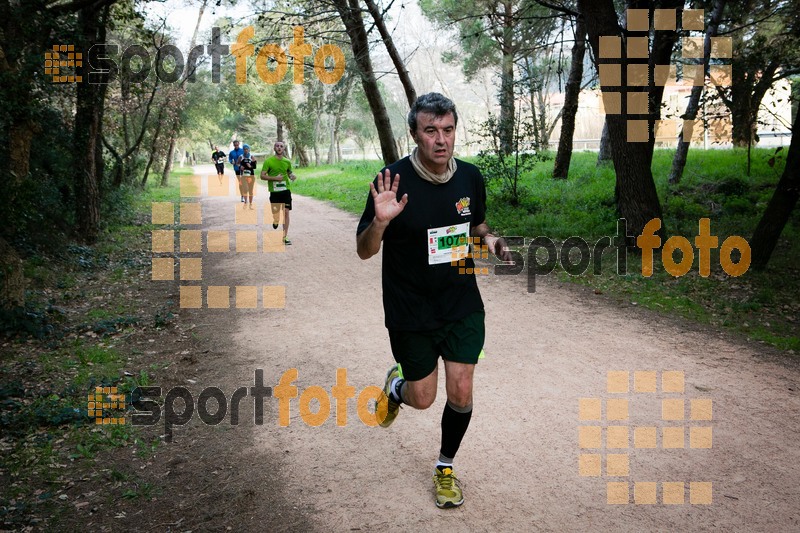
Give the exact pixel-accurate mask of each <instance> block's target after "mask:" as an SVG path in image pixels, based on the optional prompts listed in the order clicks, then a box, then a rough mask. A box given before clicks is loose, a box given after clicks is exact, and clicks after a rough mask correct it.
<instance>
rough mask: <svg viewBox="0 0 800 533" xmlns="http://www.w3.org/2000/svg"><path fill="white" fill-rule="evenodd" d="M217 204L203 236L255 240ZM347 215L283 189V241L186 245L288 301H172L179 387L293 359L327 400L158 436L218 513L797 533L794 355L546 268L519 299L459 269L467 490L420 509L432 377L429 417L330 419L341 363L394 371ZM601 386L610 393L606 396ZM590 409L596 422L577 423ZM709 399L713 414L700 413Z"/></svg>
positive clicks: (230, 277)
mask: <svg viewBox="0 0 800 533" xmlns="http://www.w3.org/2000/svg"><path fill="white" fill-rule="evenodd" d="M197 170H198V173H199V174H201V175H203V174H204V173H210V172H212V171H211V167H199V168H198V169H197ZM210 179H213V180H215V179H216V178H215V177H213V176H212V177H211V178H210ZM231 190H232V189H231ZM365 194H366V191H365ZM236 198H237V197H233V196H230V197H227V198H220V197H216V198H212V197H203V198H202V199H201V203H202V215H203V225H202V229H203V230H204V231H207V230H228V231H231V232H233V231H236V230H250V231H252V230H256V231H257V232H258V233H259V238H260V240H259V242H260V243H261V241H262V240H263V239H265V237H264V234H266V233H270V232H273V231H274V230H273V229H272V228H271V225H270V224H269V222H270V220H269V218H267V219H266V220H265V219H264V215H265V213H264V210H263V207H264V202H265V200H266V194H265V189H264V188H259V190H258V193H257V197H256V204H257V206H259V208H260V211H259V213H260V214H259V218H258V222H259V225H258V226H247V225H237V224H235V223H234V211H235V210H237V209H239V210H241V209H242V208H241V204H240V203H237V201H236ZM410 201H413V198H412V199H410ZM264 222H266V224H265V223H264ZM355 226H356V218H355V217H353V216H351V215H349V214H346V213H344V212H342V211H339V210H337V209H334V208H332V207H330V206H329V205H326V204H323V203H321V202H318V201H314V200H311V199H308V198H303V197H299V196H296V195H295V206H294V210H293V212H292V222H291V228H290V235H289V236H290V237H291V239H292V240H293V242H294V244H293V245H292V246H288V247H286V249H285V251H284V252H282V253H262V252H261V248H260V247H259V252H257V253H246V252H235V251H233V250H234V246H235V242H236V241H235V239H234V238H231V248H232V251H231V252H230V253H217V254H214V253H204V254H203V281H202V285H203V286H204V287H205V286H213V285H220V286H231V287H233V286H236V285H243V286H257V287H263V286H283V287H285V295H286V299H285V308H283V309H265V308H263V304H262V301H261V298H260V296H259V302H258V308H257V309H236V308H234V307H235V301H236V300H235V297H234V290H233V289H232V290H231V308H230V309H208V308H203V309H182V310H181V318H180V320H181V321H182V322H184V323H185V324H195V325H196V328H195V329H194V331H195V332H197V336H198V337H199V338H200V341H201V342H202V343H203V344H204V346H205V349H206V350H208V352H206V353H200V354H198V355H197V356H196V362H197V364H196V365H194V368H192V373H191V375H186V376H183V377H184V378H186V379H192V380H193V381H195V382H196V384H193V385H191V387H192V388H193V390H195V391H197V392H199V390H201V389H202V388H204V387H208V386H217V387H219V388H220V389H222V390H223V391H224V392H225V393H226V394H227V395H228V397H230V395H231V393H232V392H233V390H235V389H236V388H238V387H251V386H253V379H254V377H253V376H254V371H255V370H256V369H263V372H264V383H265V385H266V386H270V387H275V386H276V385H277V383H278V380H279V379H280V377H281V376H282V375H283V373H284V372H285V371H287V370H288V369H291V368H295V369H297V371H298V377H297V380H296V381H295V382H294V383H293V385H295V386H297V387H298V389H299V393H300V394H302V393H303V391H304V390H306V389H307V388H308V387H310V386H314V385H316V386H320V387H322V388H323V389H325V390H326V391H327V392H328V397H329V398H330V400H331V415H330V417H329V418H328V419H327V420H326V421H325V422H324V423H323V424H322V425H321V426H319V427H311V426H309V425H308V424H306V423H304V421H303V418H302V417H301V416H300V414H299V407H298V405H299V402H298V400H299V398H294V399H292V400H291V402H290V403H289V405H290V416H291V418H290V423H289V425H288V427H280V426H279V424H278V415H279V413H278V404H279V402H278V399H277V398H274V397H272V398H266V399H265V402H264V423H263V425H260V426H257V425H255V424H254V423H253V417H252V405H253V400H252V398H250V397H249V396H248V397H247V398H245V399H243V400H242V404H241V410H240V425H239V426H238V427H236V428H231V427H230V425H229V420H230V417H229V416H228V417H227V418H226V419H225V420H224V421H223V422H222V423H221V424H219V425H217V426H214V427H210V426H205V425H203V424H201V423H200V422H197V421H195V422H193V423H192V424H189V425H187V426H185V427H180V428H176V429H175V431H174V441H173V442H172V443H170V444H164V446H165V447H166V449H167V453H168V454H171V455H173V456H174V458H173V461H178V463H185V465H188V466H185V467H184V470H183V471H182V474H181V475H182V476H183V479H185V480H195V479H196V478H198V477H202V478H203V479H205V478H208V479H209V485H210V486H213V487H216V490H218V492H216V493H214V492H210V494H212V496H213V495H214V494H216V496H213V498H214V499H218V500H222V501H223V502H224V503H223V505H224V506H225V507H226V508H227V509H228V511H227V512H226V516H227V518H226V522H227V523H230V524H232V525H233V526H234V527H235V528H236V529H239V528H244V529H250V530H256V529H258V530H314V531H328V530H334V531H352V530H361V531H375V530H401V531H404V530H410V531H414V530H456V531H462V530H470V531H505V530H508V531H528V530H543V531H585V530H589V529H592V530H612V529H614V530H620V529H621V530H637V531H638V530H657V529H658V530H666V529H670V530H704V529H712V528H713V529H719V530H727V531H733V530H738V531H789V530H795V531H796V530H798V529H800V505H798V502H800V451H799V448H798V446H797V443H798V442H800V424H799V423H798V421H800V396H799V395H798V388H799V387H800V378H799V377H798V376H800V373H799V372H798V367H797V365H796V364H795V363H792V362H787V361H786V360H785V359H782V358H779V357H776V356H775V355H773V354H772V353H771V352H768V351H767V350H766V349H764V348H762V347H761V346H760V345H756V344H745V343H743V342H740V341H738V340H732V339H730V337H728V336H727V335H723V334H719V333H716V332H714V331H709V330H700V329H699V328H695V327H692V326H690V325H688V324H686V323H683V322H680V321H673V320H666V319H664V318H661V317H659V316H658V315H655V314H653V313H649V312H646V311H642V310H640V309H637V308H636V307H628V308H619V307H618V306H614V305H612V304H610V303H609V302H608V301H606V300H605V299H604V298H603V297H600V296H596V295H594V294H593V293H592V292H591V291H584V290H581V289H577V288H574V287H565V286H563V285H560V284H557V283H555V282H551V281H549V280H539V283H538V284H537V292H536V293H535V294H529V293H528V292H527V291H526V285H525V279H524V277H522V276H518V277H516V278H512V277H495V276H481V277H480V279H479V284H480V287H481V291H482V294H483V298H484V302H485V305H486V314H487V343H486V353H487V358H486V359H484V360H482V361H481V362H480V364H479V365H478V368H477V370H476V389H475V394H474V405H475V410H474V416H473V418H472V424H471V426H470V428H469V431H468V433H467V435H466V437H465V439H464V442H463V444H462V447H461V450H460V451H459V454H458V457H457V461H456V472H457V473H458V475H459V477H460V478H461V479H462V480H463V482H464V494H465V500H466V501H465V504H464V505H463V506H462V507H460V508H458V509H453V510H446V511H442V510H438V509H437V508H436V507H435V506H434V504H433V490H432V482H431V473H432V468H433V464H434V461H435V459H436V457H437V455H438V450H439V436H440V429H439V422H440V418H441V410H442V408H443V405H444V401H445V399H444V390H443V384H441V383H440V389H439V396H438V398H437V400H436V403H435V404H434V406H433V407H432V408H431V409H429V410H427V411H415V410H413V409H411V408H408V407H406V408H405V409H403V411H401V413H400V415H399V417H398V419H397V421H396V422H395V423H394V425H393V426H392V427H391V428H388V429H382V428H373V427H368V426H366V425H365V424H364V423H362V421H361V420H360V419H359V417H358V415H357V409H356V400H355V399H350V400H349V401H348V402H347V411H346V414H347V421H346V425H345V426H344V427H340V426H337V424H336V403H335V400H334V399H333V398H331V397H330V391H331V387H332V386H333V385H334V384H335V383H336V375H337V369H339V368H343V369H346V370H347V381H348V385H350V386H353V387H354V389H355V394H356V395H358V393H359V392H360V391H361V390H363V389H364V388H365V387H367V386H369V385H380V384H382V379H383V376H384V373H385V371H386V369H387V368H388V367H389V366H390V364H391V362H392V358H391V355H390V350H389V342H388V336H387V333H386V330H385V329H384V327H383V309H382V305H381V297H380V295H381V283H380V262H381V260H380V257H376V258H373V259H371V260H369V261H361V260H360V259H359V258H358V257H357V255H356V253H355V236H354V233H355ZM196 283H197V282H195V284H196ZM187 284H189V283H188V282H187ZM204 293H205V289H204ZM204 304H205V301H204ZM204 307H205V305H204ZM203 351H205V350H203ZM609 372H622V374H609ZM626 372H627V374H626ZM640 372H641V373H640ZM647 372H650V373H647ZM620 383H621V384H622V385H624V388H625V389H626V390H627V392H612V391H609V389H608V386H611V387H612V390H613V387H614V386H619V384H620ZM651 387H654V390H653V392H646V391H648V390H652V389H651ZM681 387H682V388H681ZM670 391H674V392H670ZM681 391H682V392H681ZM581 399H585V400H583V402H582V401H581ZM593 399H594V400H593ZM608 400H615V401H612V402H609V401H608ZM619 400H623V401H619ZM624 400H627V402H625V401H624ZM662 400H671V401H667V402H662ZM681 400H682V401H683V403H681ZM697 400H706V401H705V402H700V401H697ZM708 400H710V401H708ZM211 405H212V406H213V402H211ZM316 405H317V403H316V401H315V402H313V403H312V408H316ZM598 405H599V406H601V411H600V414H601V418H600V419H599V420H589V419H587V420H581V414H582V415H583V417H584V418H593V417H594V415H595V413H594V412H593V408H594V407H595V406H598ZM709 405H711V406H712V407H711V408H712V411H711V412H712V414H711V420H703V418H708V416H707V415H708V407H709ZM581 406H583V408H584V409H583V410H581ZM625 409H627V413H626V412H624V410H625ZM662 409H663V411H662ZM210 410H211V411H213V408H212V409H210ZM663 417H667V418H672V419H670V420H664V419H663ZM609 418H619V419H618V420H609ZM581 427H593V428H594V429H580V428H581ZM609 428H612V429H609ZM620 428H622V429H620ZM636 428H639V429H636ZM647 428H655V429H647ZM664 428H667V429H666V431H665V430H664ZM670 428H673V429H670ZM674 428H677V429H674ZM709 428H710V429H709ZM634 434H635V437H636V438H635V439H634ZM596 435H599V438H600V447H599V448H597V446H598V444H597V442H595V441H594V440H593V438H594V437H595V436H596ZM581 436H582V437H581ZM653 436H654V438H653ZM580 438H583V439H584V442H583V444H585V445H586V446H587V447H586V448H581V447H580V444H581V443H580V442H579V439H580ZM615 439H617V440H621V442H618V443H617V445H618V446H619V447H618V448H611V446H613V445H614V444H615V442H614V441H615ZM709 439H710V440H709ZM609 441H610V442H609ZM651 441H652V442H651ZM651 444H654V445H655V446H656V447H655V448H646V447H643V446H649V445H651ZM665 445H667V446H670V445H674V446H677V445H680V446H682V447H680V448H667V449H665ZM692 446H694V447H692ZM698 446H702V447H698ZM709 446H710V447H709ZM581 455H584V457H583V458H581ZM582 462H583V463H582ZM581 464H583V468H584V470H583V472H581V466H580V465H581ZM626 465H627V466H628V471H627V475H624V474H626V472H625V467H626ZM212 471H213V472H212ZM581 473H583V474H592V475H581ZM212 474H213V475H212ZM609 482H612V483H617V485H611V489H609V488H608V486H607V483H609ZM648 483H652V484H648ZM709 483H710V485H708V484H709ZM709 489H710V490H709ZM618 490H621V491H622V492H616V491H618ZM652 491H654V492H652ZM608 498H611V499H612V500H614V499H616V498H620V499H621V500H620V501H624V502H626V503H621V504H609V503H607V499H608ZM709 498H710V502H708V499H709ZM636 501H640V502H652V503H651V504H646V503H634V502H636ZM667 501H676V502H677V503H666V502H667ZM692 501H694V502H695V503H691V502H692ZM186 512H187V513H188V512H189V510H186ZM191 512H192V513H197V512H200V513H202V512H203V509H194V510H192V511H191ZM169 521H170V523H172V522H173V520H172V519H170V520H169ZM214 524H216V525H218V522H214V521H211V522H209V523H208V525H209V526H210V527H211V526H212V525H213V527H216V526H215V525H214ZM198 527H199V528H202V525H200V526H198Z"/></svg>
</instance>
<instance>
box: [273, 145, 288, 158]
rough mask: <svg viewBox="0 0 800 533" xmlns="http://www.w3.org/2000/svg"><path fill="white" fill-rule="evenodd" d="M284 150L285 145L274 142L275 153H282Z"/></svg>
mask: <svg viewBox="0 0 800 533" xmlns="http://www.w3.org/2000/svg"><path fill="white" fill-rule="evenodd" d="M284 150H286V145H284V144H283V143H275V153H276V154H277V155H283V151H284Z"/></svg>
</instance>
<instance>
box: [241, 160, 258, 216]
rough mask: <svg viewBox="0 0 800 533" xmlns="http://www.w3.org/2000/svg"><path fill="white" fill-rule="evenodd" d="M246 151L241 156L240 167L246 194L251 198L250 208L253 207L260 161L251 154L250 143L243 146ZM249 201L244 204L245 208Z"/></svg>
mask: <svg viewBox="0 0 800 533" xmlns="http://www.w3.org/2000/svg"><path fill="white" fill-rule="evenodd" d="M242 149H243V150H244V153H243V154H242V155H241V156H239V160H238V163H239V169H240V170H241V173H242V178H241V179H242V183H244V194H245V195H246V196H247V197H248V198H249V199H250V209H253V190H254V189H255V187H256V165H258V162H257V161H256V160H255V158H253V157H252V155H251V154H250V145H247V144H245V145H244V146H242ZM246 205H247V202H245V204H244V205H243V206H242V208H244V207H245V206H246Z"/></svg>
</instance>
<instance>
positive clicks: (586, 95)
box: [548, 79, 792, 150]
mask: <svg viewBox="0 0 800 533" xmlns="http://www.w3.org/2000/svg"><path fill="white" fill-rule="evenodd" d="M691 90H692V86H691V84H689V83H686V82H684V81H683V80H682V81H679V82H678V83H677V84H675V85H669V86H667V87H665V88H664V96H663V99H662V104H663V105H664V106H665V107H663V108H662V112H661V116H662V119H663V120H662V122H661V124H660V125H659V127H658V128H657V129H656V147H657V148H674V147H675V146H676V145H677V139H678V133H679V132H680V131H681V127H680V122H681V119H680V118H679V117H680V116H681V115H682V114H683V113H684V112H685V110H686V102H687V101H688V98H689V94H690V93H691ZM707 90H708V89H707ZM790 96H791V83H790V82H789V80H787V79H782V80H779V81H778V82H777V83H775V85H774V86H773V87H772V89H770V90H769V91H768V92H767V94H766V95H765V96H764V99H763V100H762V102H761V108H760V110H759V114H758V124H759V125H758V130H757V132H758V137H759V142H758V145H757V146H761V147H769V146H788V145H789V142H790V141H791V138H792V128H791V127H792V106H791V98H790ZM563 106H564V94H563V93H554V94H551V95H550V105H549V109H548V114H549V115H550V120H552V117H555V116H556V115H558V113H559V111H561V108H562V107H563ZM697 118H698V120H700V119H705V120H704V121H703V124H705V126H706V127H705V128H701V129H695V130H693V131H692V145H693V146H699V147H705V148H729V147H731V146H732V144H731V142H730V135H731V128H732V123H731V120H730V118H731V117H730V113H729V111H728V109H727V108H726V107H725V106H724V105H723V104H722V103H721V102H720V103H719V104H717V105H715V106H713V108H712V107H711V106H708V107H706V108H704V109H700V111H699V112H698V115H697ZM604 121H605V110H604V107H603V102H602V99H601V97H600V89H599V88H597V89H585V90H583V91H581V94H580V99H579V103H578V115H577V117H576V118H575V134H574V136H573V147H574V149H575V150H597V149H598V147H599V144H600V136H601V134H602V131H603V123H604ZM560 132H561V121H560V120H559V122H558V124H556V127H555V129H554V131H553V134H552V135H551V136H550V147H551V148H553V149H555V148H556V147H557V146H558V137H559V134H560Z"/></svg>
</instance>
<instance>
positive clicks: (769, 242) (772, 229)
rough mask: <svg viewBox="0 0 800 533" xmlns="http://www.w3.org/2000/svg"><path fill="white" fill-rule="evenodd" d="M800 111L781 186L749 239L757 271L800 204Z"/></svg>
mask: <svg viewBox="0 0 800 533" xmlns="http://www.w3.org/2000/svg"><path fill="white" fill-rule="evenodd" d="M798 117H800V110H798V112H797V113H795V116H794V125H793V126H792V142H791V143H790V144H789V153H788V154H787V155H786V167H785V168H784V169H783V174H782V175H781V179H780V180H779V181H778V186H777V187H776V188H775V192H774V193H773V194H772V198H771V199H770V201H769V204H767V208H766V209H765V210H764V214H763V215H762V217H761V220H759V222H758V226H756V230H755V231H754V232H753V238H752V239H750V249H751V250H752V263H751V264H752V265H753V268H755V269H757V270H763V269H764V268H766V266H767V263H768V262H769V259H770V257H771V256H772V252H773V250H774V249H775V245H776V244H777V243H778V238H779V237H780V235H781V232H782V231H783V228H784V226H786V222H788V220H789V215H791V214H792V210H793V209H794V208H795V206H796V205H797V199H798V197H800V123H799V122H798Z"/></svg>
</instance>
